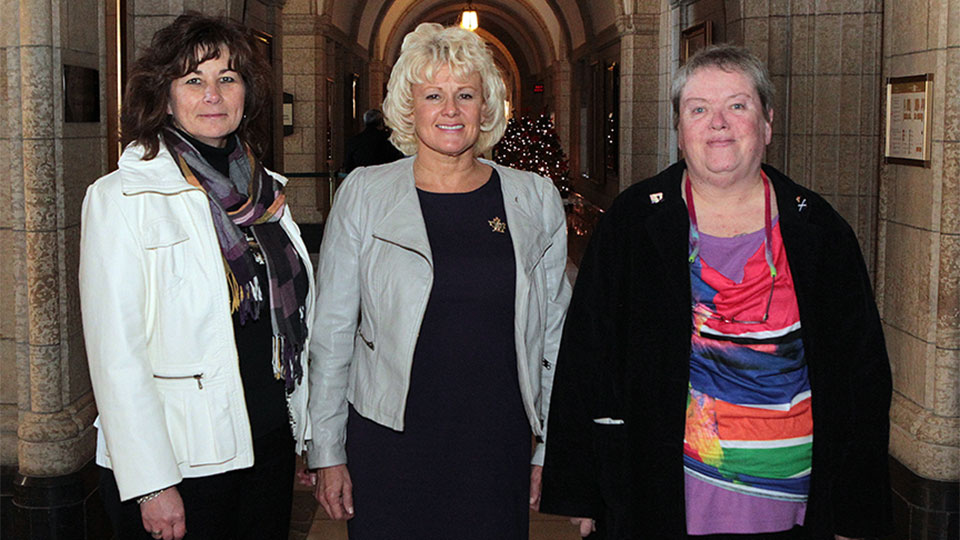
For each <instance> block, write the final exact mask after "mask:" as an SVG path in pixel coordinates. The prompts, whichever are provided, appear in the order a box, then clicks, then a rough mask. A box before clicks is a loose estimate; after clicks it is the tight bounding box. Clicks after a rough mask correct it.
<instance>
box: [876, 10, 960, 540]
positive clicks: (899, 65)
mask: <svg viewBox="0 0 960 540" xmlns="http://www.w3.org/2000/svg"><path fill="white" fill-rule="evenodd" d="M883 63H884V69H883V76H884V77H885V78H886V77H902V76H910V75H922V74H927V73H932V74H933V81H934V82H933V85H934V90H933V107H932V115H931V116H930V118H929V129H931V135H932V160H931V162H930V164H929V167H912V166H907V165H894V164H883V165H882V166H881V168H880V171H881V175H880V206H879V216H880V225H879V239H880V242H879V249H878V255H879V257H878V260H879V261H880V262H879V264H878V267H877V293H878V302H879V304H880V308H881V312H882V315H883V320H884V331H885V333H886V337H887V348H888V350H889V352H890V360H891V364H892V367H893V374H894V399H893V407H892V408H891V412H890V414H891V434H890V443H891V445H890V452H891V455H892V456H893V457H895V458H896V459H897V460H898V461H899V462H900V463H902V464H903V465H904V466H906V468H907V469H909V470H910V471H911V472H912V473H913V474H914V475H916V476H917V477H918V480H917V481H918V482H919V481H924V480H927V481H930V482H935V481H941V482H947V483H950V484H952V491H951V490H948V491H947V492H952V494H953V495H952V501H951V500H950V499H949V498H946V499H945V498H943V497H938V498H935V499H934V500H928V497H923V498H922V499H917V498H912V497H911V496H910V491H909V490H907V489H905V486H897V485H895V486H894V489H895V491H897V494H898V496H899V499H898V500H897V503H898V506H899V508H898V510H899V511H900V513H901V515H904V516H906V520H907V523H906V524H905V523H903V521H904V520H903V519H901V520H900V523H899V525H900V526H901V527H908V529H906V530H909V531H911V532H913V531H934V532H936V531H937V530H945V527H946V522H947V519H953V524H954V527H956V524H957V522H958V521H957V510H958V506H957V505H958V502H957V495H956V493H957V488H956V486H957V481H958V479H960V384H958V380H960V0H948V1H943V2H939V1H938V2H933V1H927V0H909V1H901V0H896V1H894V0H886V1H885V2H884V26H883ZM951 515H952V518H950V516H951ZM940 527H943V528H940ZM953 532H954V534H956V529H954V531H953ZM917 537H919V536H917ZM924 537H925V538H939V536H934V535H932V534H931V535H929V536H924Z"/></svg>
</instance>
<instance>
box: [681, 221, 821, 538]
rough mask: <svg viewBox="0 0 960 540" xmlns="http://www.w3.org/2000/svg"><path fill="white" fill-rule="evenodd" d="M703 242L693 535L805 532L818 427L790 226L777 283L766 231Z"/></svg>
mask: <svg viewBox="0 0 960 540" xmlns="http://www.w3.org/2000/svg"><path fill="white" fill-rule="evenodd" d="M699 234H700V238H699V250H698V251H697V252H695V253H697V256H696V257H695V258H694V260H693V261H692V262H691V264H690V277H691V288H692V297H693V303H694V306H693V332H692V336H691V346H692V347H691V357H690V390H689V396H688V399H687V419H686V431H685V435H684V472H685V487H686V511H687V530H688V533H689V534H694V535H697V534H721V533H734V534H737V533H739V534H749V533H763V532H775V531H782V530H788V529H791V528H792V527H793V526H794V525H798V524H803V519H804V513H805V511H806V500H807V492H808V488H809V480H810V464H811V450H812V446H813V419H812V416H811V410H810V383H809V379H808V377H807V365H806V360H805V358H804V351H803V343H802V341H801V339H800V317H799V311H798V309H797V301H796V295H795V293H794V289H793V277H792V275H791V273H790V267H789V266H788V265H787V256H786V252H785V251H784V248H783V241H782V238H781V236H780V226H779V223H777V224H776V225H775V226H774V227H773V235H772V246H771V248H772V249H771V251H772V253H771V254H772V259H773V266H774V267H775V269H776V272H775V276H776V277H775V278H773V277H771V274H772V271H771V268H770V266H769V265H768V263H767V257H766V250H765V245H764V230H760V231H757V232H755V233H752V234H748V235H744V236H739V237H734V238H720V237H711V236H708V235H704V234H703V233H699ZM771 287H772V289H773V290H772V296H771ZM765 312H768V313H769V316H768V317H767V318H766V320H763V319H764V313H765Z"/></svg>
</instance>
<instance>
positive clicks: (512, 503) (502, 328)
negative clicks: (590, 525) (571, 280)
mask: <svg viewBox="0 0 960 540" xmlns="http://www.w3.org/2000/svg"><path fill="white" fill-rule="evenodd" d="M418 195H419V197H420V207H421V210H422V212H423V219H424V222H425V224H426V229H427V235H428V237H429V240H430V249H431V251H432V253H433V262H434V280H433V289H432V290H431V293H430V299H429V301H428V303H427V308H426V313H425V314H424V317H423V323H422V324H421V327H420V335H419V338H418V341H417V346H416V349H415V352H414V356H413V369H412V373H411V380H410V391H409V394H408V395H407V406H406V414H405V417H404V431H403V432H396V431H393V430H391V429H389V428H386V427H383V426H381V425H379V424H376V423H374V422H372V421H370V420H367V419H365V418H362V417H361V416H360V415H358V414H357V413H356V411H354V410H353V409H352V408H351V409H350V416H349V420H348V422H347V460H348V466H349V470H350V475H351V478H352V481H353V493H354V505H355V508H356V517H354V518H353V519H351V520H350V521H349V522H348V524H349V534H350V538H351V540H382V539H384V538H391V539H396V540H404V539H409V540H414V539H415V540H449V539H457V540H470V539H477V540H480V539H483V540H489V539H492V538H496V539H498V540H510V539H518V540H519V539H526V538H527V537H528V519H529V513H528V499H529V484H530V451H531V441H530V439H531V433H530V425H529V423H528V421H527V417H526V414H525V412H524V408H523V401H522V399H521V396H520V384H519V380H518V377H517V358H516V348H515V339H514V302H515V288H516V279H515V276H516V270H515V263H514V255H513V244H512V242H511V239H510V227H509V223H506V215H505V213H504V207H503V195H502V193H501V189H500V178H499V176H498V175H497V173H496V171H494V172H493V174H492V176H491V178H490V180H489V181H488V182H487V183H486V184H484V185H483V186H481V187H480V188H478V189H476V190H474V191H471V192H468V193H431V192H425V191H421V190H418Z"/></svg>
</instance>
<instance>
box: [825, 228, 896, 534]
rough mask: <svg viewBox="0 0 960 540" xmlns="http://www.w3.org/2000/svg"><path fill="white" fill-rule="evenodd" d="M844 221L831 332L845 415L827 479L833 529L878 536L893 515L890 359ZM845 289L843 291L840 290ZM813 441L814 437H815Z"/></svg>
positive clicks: (837, 387)
mask: <svg viewBox="0 0 960 540" xmlns="http://www.w3.org/2000/svg"><path fill="white" fill-rule="evenodd" d="M843 225H844V230H843V232H842V234H840V235H839V237H840V241H839V242H838V243H837V249H838V250H840V251H839V252H838V253H837V254H836V256H835V257H834V259H835V260H840V261H845V262H846V263H847V264H845V265H844V266H845V268H843V269H839V268H838V271H837V274H838V277H839V274H841V272H843V274H844V275H845V278H846V279H843V278H841V279H840V281H841V282H842V284H841V285H840V287H839V291H842V292H838V296H841V295H842V296H845V297H846V298H845V299H844V300H843V301H842V303H841V304H840V305H845V306H848V308H849V311H847V312H846V313H845V314H844V323H845V324H841V325H839V328H837V329H835V330H839V331H837V332H836V334H835V339H836V342H837V343H839V344H840V346H839V347H838V350H839V356H840V358H837V359H832V360H840V361H844V362H846V363H847V366H846V369H844V370H842V371H841V370H837V371H840V372H841V373H845V374H846V380H843V381H838V382H836V383H834V385H833V389H834V390H835V391H842V392H847V393H848V394H849V398H848V399H847V400H846V401H845V403H846V406H847V407H848V411H847V414H846V420H845V421H844V422H843V423H842V424H841V425H839V426H838V429H837V430H836V431H835V432H833V435H835V436H837V437H838V438H839V439H840V440H839V441H836V444H837V447H838V451H839V456H841V458H840V459H841V462H840V463H837V464H835V467H833V470H834V471H836V475H835V477H834V478H832V479H829V481H830V482H831V488H830V491H831V495H832V500H833V503H834V504H833V508H832V510H833V532H834V533H835V534H840V535H843V536H848V537H873V536H882V535H884V534H887V533H888V532H889V531H890V527H891V519H890V516H891V514H892V510H891V505H892V502H891V498H890V481H889V476H888V472H887V464H888V459H889V456H888V448H887V446H888V441H889V432H890V420H889V411H890V399H891V395H892V391H893V390H892V382H891V373H890V361H889V358H888V356H887V351H886V345H885V343H884V338H883V329H882V326H881V322H880V315H879V313H878V311H877V306H876V304H875V301H874V298H873V291H872V288H871V286H870V278H869V276H868V275H867V271H866V265H865V264H864V261H863V256H862V254H861V252H860V246H859V244H858V243H857V239H856V236H855V235H854V233H853V231H852V230H851V229H850V228H849V226H847V225H846V223H844V224H843ZM844 293H845V294H844ZM814 444H816V441H815V442H814Z"/></svg>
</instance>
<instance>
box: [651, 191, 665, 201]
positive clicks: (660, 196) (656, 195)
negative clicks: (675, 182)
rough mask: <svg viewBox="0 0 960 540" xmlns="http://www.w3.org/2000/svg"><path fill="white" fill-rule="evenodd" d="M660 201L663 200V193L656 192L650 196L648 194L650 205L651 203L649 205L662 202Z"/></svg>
mask: <svg viewBox="0 0 960 540" xmlns="http://www.w3.org/2000/svg"><path fill="white" fill-rule="evenodd" d="M662 200H663V192H660V191H658V192H656V193H651V194H650V203H651V204H657V203H658V202H660V201H662Z"/></svg>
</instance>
